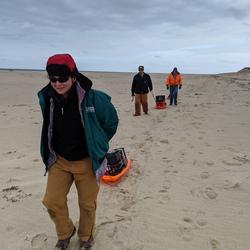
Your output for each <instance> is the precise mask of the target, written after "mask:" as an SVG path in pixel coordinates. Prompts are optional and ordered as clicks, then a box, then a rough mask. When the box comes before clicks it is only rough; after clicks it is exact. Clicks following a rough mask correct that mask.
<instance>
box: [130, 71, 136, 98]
mask: <svg viewBox="0 0 250 250" xmlns="http://www.w3.org/2000/svg"><path fill="white" fill-rule="evenodd" d="M135 84H136V80H135V76H134V78H133V82H132V87H131V95H132V96H134V95H135Z"/></svg>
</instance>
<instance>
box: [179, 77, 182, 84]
mask: <svg viewBox="0 0 250 250" xmlns="http://www.w3.org/2000/svg"><path fill="white" fill-rule="evenodd" d="M179 77H180V80H179V85H182V78H181V75H179Z"/></svg>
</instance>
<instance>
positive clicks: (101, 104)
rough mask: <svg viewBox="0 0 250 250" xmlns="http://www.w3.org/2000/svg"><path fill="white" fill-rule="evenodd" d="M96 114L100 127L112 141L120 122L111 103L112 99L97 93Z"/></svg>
mask: <svg viewBox="0 0 250 250" xmlns="http://www.w3.org/2000/svg"><path fill="white" fill-rule="evenodd" d="M95 112H96V115H97V118H98V120H99V123H100V126H101V127H102V129H103V130H104V131H105V133H106V135H107V137H108V140H110V139H111V138H112V137H113V136H114V134H115V133H116V130H117V127H118V122H119V119H118V115H117V112H116V109H115V107H114V106H113V104H112V103H111V97H110V96H108V95H106V94H105V93H103V92H100V91H99V92H96V94H95Z"/></svg>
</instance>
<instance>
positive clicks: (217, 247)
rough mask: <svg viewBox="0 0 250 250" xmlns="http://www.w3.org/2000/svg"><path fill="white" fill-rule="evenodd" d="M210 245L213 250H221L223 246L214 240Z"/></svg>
mask: <svg viewBox="0 0 250 250" xmlns="http://www.w3.org/2000/svg"><path fill="white" fill-rule="evenodd" d="M210 245H211V247H212V249H213V250H221V245H220V242H219V241H218V240H214V239H212V240H210Z"/></svg>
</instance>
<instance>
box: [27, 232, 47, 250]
mask: <svg viewBox="0 0 250 250" xmlns="http://www.w3.org/2000/svg"><path fill="white" fill-rule="evenodd" d="M47 240H48V237H47V235H46V234H45V233H41V234H37V235H35V236H34V237H33V238H32V239H31V249H34V250H35V249H37V250H38V249H39V250H40V249H46V248H45V246H46V245H47Z"/></svg>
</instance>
